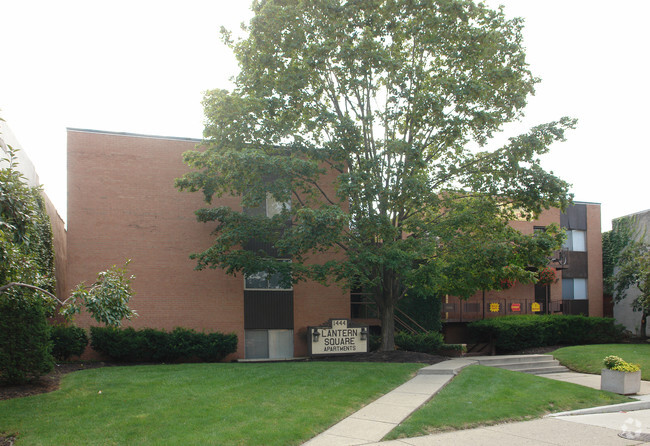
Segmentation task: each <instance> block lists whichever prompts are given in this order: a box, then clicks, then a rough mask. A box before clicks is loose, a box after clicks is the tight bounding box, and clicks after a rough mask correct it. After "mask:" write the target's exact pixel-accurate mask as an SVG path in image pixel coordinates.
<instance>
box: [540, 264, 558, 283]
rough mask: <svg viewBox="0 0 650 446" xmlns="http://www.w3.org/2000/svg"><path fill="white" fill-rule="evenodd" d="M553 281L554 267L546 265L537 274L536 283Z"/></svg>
mask: <svg viewBox="0 0 650 446" xmlns="http://www.w3.org/2000/svg"><path fill="white" fill-rule="evenodd" d="M553 282H555V268H550V267H546V268H544V269H543V270H541V271H540V272H539V273H538V274H537V283H538V284H540V285H550V284H552V283H553Z"/></svg>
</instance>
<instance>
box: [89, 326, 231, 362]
mask: <svg viewBox="0 0 650 446" xmlns="http://www.w3.org/2000/svg"><path fill="white" fill-rule="evenodd" d="M90 336H91V346H92V347H93V349H95V350H96V351H97V352H99V353H102V354H104V355H106V356H108V357H109V358H111V359H112V360H113V361H117V362H178V361H191V360H195V359H197V358H198V359H200V360H202V361H206V362H217V361H221V360H222V359H223V358H225V357H226V356H228V355H229V354H230V353H234V352H236V351H237V335H236V334H234V333H231V334H223V333H219V332H214V333H200V332H197V331H195V330H191V329H187V328H180V327H178V328H175V329H174V330H173V331H172V332H166V331H164V330H156V329H153V328H144V329H140V330H135V329H133V328H124V329H120V328H116V327H91V328H90Z"/></svg>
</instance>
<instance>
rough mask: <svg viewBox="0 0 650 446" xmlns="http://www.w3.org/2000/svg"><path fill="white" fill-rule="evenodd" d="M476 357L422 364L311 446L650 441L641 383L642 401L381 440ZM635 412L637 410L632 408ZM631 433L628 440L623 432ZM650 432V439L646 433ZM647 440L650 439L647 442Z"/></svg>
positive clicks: (592, 378)
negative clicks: (401, 382) (392, 388)
mask: <svg viewBox="0 0 650 446" xmlns="http://www.w3.org/2000/svg"><path fill="white" fill-rule="evenodd" d="M476 363H477V361H475V360H472V359H464V358H462V359H451V360H448V361H443V362H441V363H438V364H434V365H432V366H428V367H423V368H422V369H420V370H419V371H418V374H417V376H415V377H414V378H412V379H411V380H409V381H407V382H406V383H404V384H402V385H401V386H399V387H397V388H396V389H394V390H392V391H391V392H389V393H387V394H386V395H384V396H382V397H381V398H379V399H377V400H375V401H373V402H372V403H370V404H368V405H367V406H365V407H363V408H362V409H361V410H359V411H357V412H355V413H354V414H352V415H350V416H349V417H347V418H345V419H344V420H342V421H340V422H339V423H337V424H335V425H334V426H332V427H331V428H329V429H327V430H326V431H324V432H322V433H321V434H319V435H317V436H316V437H314V438H312V439H311V440H309V441H308V442H307V443H305V445H309V446H320V445H327V446H343V445H346V446H347V445H377V446H379V445H381V446H407V445H411V446H425V445H448V444H472V445H494V444H498V445H499V446H510V445H512V446H515V445H517V446H518V445H540V446H542V445H568V444H571V445H585V446H593V445H637V444H650V442H649V441H650V382H648V381H642V382H641V391H640V392H639V394H638V396H637V397H636V398H637V399H639V400H640V401H639V402H637V403H625V404H624V405H622V407H615V406H604V407H600V408H590V409H582V410H580V411H573V412H569V413H566V414H552V415H551V416H547V417H545V418H543V419H537V420H531V421H523V422H514V423H506V424H499V425H494V426H485V427H479V428H475V429H467V430H460V431H454V432H447V433H441V434H433V435H427V436H423V437H415V438H402V439H399V440H392V441H386V442H381V439H382V438H383V437H384V436H386V435H387V434H388V433H389V432H390V431H391V430H393V429H394V428H395V427H396V426H397V425H398V424H399V423H401V422H402V421H404V420H405V419H406V418H407V417H408V416H409V415H411V414H412V413H413V412H415V411H416V410H417V409H418V408H420V406H422V405H423V404H425V403H426V402H428V401H429V400H430V399H431V398H433V396H434V395H435V394H436V393H438V392H439V391H440V390H441V389H442V388H443V387H444V386H446V385H447V383H448V382H449V381H451V379H452V378H453V377H454V376H455V375H457V374H458V373H459V372H460V370H461V369H463V368H464V367H467V366H469V365H472V364H476ZM539 376H541V377H545V378H549V379H554V380H558V381H565V382H571V383H574V384H579V385H582V386H586V387H592V388H595V389H600V376H598V375H588V374H584V373H575V372H563V373H551V374H544V375H539ZM630 411H634V412H630ZM624 431H626V432H627V433H628V434H629V436H628V438H627V439H626V438H622V437H620V436H619V435H618V434H619V433H621V432H624ZM646 435H647V437H646ZM646 438H647V440H646Z"/></svg>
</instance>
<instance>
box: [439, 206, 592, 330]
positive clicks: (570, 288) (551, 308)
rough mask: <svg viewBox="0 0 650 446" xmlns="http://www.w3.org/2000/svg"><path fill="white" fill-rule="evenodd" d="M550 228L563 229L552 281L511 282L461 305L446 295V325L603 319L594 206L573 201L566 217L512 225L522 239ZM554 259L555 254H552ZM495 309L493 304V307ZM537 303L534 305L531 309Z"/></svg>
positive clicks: (556, 213) (555, 213)
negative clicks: (537, 317)
mask: <svg viewBox="0 0 650 446" xmlns="http://www.w3.org/2000/svg"><path fill="white" fill-rule="evenodd" d="M552 223H555V224H557V225H559V226H560V227H562V228H564V229H565V230H566V234H567V240H566V242H565V244H564V246H563V249H562V253H561V256H560V255H558V256H557V259H555V261H551V262H550V264H549V266H550V267H552V268H554V269H556V279H557V280H556V281H555V282H554V283H553V284H551V285H548V286H544V285H532V284H521V283H515V284H514V286H513V287H512V288H509V289H504V290H500V291H486V292H485V293H477V294H475V295H474V296H472V297H470V298H469V299H468V300H466V301H462V300H460V299H458V298H454V297H451V296H448V297H446V298H445V300H444V301H443V305H442V319H443V321H445V322H448V323H458V322H463V323H464V322H469V321H472V320H477V319H484V318H489V317H495V316H504V315H513V314H531V313H533V312H535V313H538V314H544V313H549V314H556V313H563V314H584V315H587V316H598V317H602V316H603V262H602V257H603V250H602V235H601V229H600V227H601V225H600V204H597V203H583V202H575V203H574V204H573V205H572V206H570V207H569V208H568V209H567V211H566V213H562V212H560V210H559V209H548V210H546V211H544V212H543V213H542V214H541V215H540V217H539V219H538V220H535V221H515V222H511V225H512V226H513V227H515V228H516V229H518V230H519V231H521V232H522V233H523V234H532V233H533V232H534V231H536V230H543V228H544V227H546V226H548V225H550V224H552ZM557 254H560V253H557ZM495 304H496V305H495ZM535 304H537V305H535ZM533 308H535V310H537V311H533Z"/></svg>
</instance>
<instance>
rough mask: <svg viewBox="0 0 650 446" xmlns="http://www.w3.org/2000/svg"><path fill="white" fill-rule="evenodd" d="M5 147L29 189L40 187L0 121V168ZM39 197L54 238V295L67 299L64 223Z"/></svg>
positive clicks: (46, 199) (4, 162)
mask: <svg viewBox="0 0 650 446" xmlns="http://www.w3.org/2000/svg"><path fill="white" fill-rule="evenodd" d="M7 146H11V147H12V148H14V149H17V152H16V161H17V162H18V165H17V170H19V171H20V172H21V173H22V174H23V176H24V177H25V179H26V180H27V184H29V185H30V186H31V187H36V186H40V184H41V183H40V181H39V179H38V174H37V173H36V168H35V167H34V164H33V163H32V161H31V160H30V159H29V157H28V156H27V153H26V152H25V150H23V148H22V147H21V145H20V143H19V142H18V140H17V139H16V137H15V136H14V134H13V132H12V131H11V128H9V126H8V125H7V123H6V122H5V121H2V120H0V167H5V166H6V165H7V162H6V161H4V160H5V159H6V157H7V155H8V152H7V149H8V147H7ZM41 195H42V196H43V200H44V201H45V209H46V211H47V215H48V216H49V217H50V223H51V225H52V235H53V238H54V265H55V271H56V290H55V294H56V296H57V297H58V298H60V299H61V300H64V299H65V298H66V297H67V296H65V294H64V293H65V292H66V288H67V285H66V283H65V278H66V266H67V257H66V232H65V223H64V222H63V219H62V218H61V217H60V216H59V213H58V212H57V210H56V208H55V207H54V204H52V201H51V200H50V198H49V197H48V196H47V194H46V193H45V191H41Z"/></svg>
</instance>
